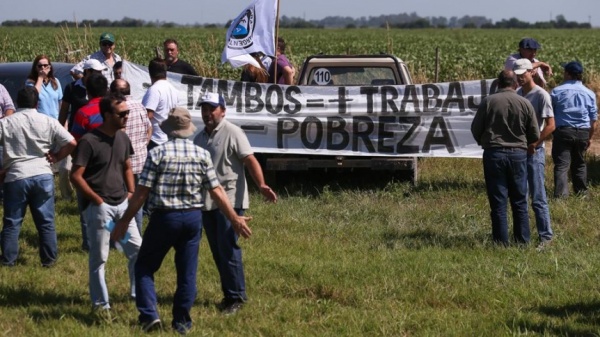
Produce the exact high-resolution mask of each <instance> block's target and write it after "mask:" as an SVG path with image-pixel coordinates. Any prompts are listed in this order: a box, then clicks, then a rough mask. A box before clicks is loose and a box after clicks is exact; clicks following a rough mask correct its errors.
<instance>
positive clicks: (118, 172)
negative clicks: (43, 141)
mask: <svg viewBox="0 0 600 337" xmlns="http://www.w3.org/2000/svg"><path fill="white" fill-rule="evenodd" d="M132 151H133V149H132V148H131V142H130V141H129V137H127V135H126V134H125V132H123V131H121V130H119V131H117V133H116V134H115V136H114V137H110V136H108V135H107V134H105V133H103V132H101V131H100V130H98V129H94V130H92V131H90V132H88V133H86V134H85V135H84V136H83V137H81V140H80V141H79V143H78V144H77V148H76V149H75V151H74V152H73V165H77V166H81V167H85V171H84V172H83V179H85V181H86V182H87V184H88V185H89V186H90V188H91V189H92V190H93V191H94V192H95V193H96V194H98V195H99V196H100V197H101V198H102V200H104V202H106V203H107V204H109V205H113V206H116V205H119V204H121V203H122V202H123V201H125V198H127V186H126V185H125V174H124V172H125V162H126V161H127V159H129V157H130V155H131V153H132Z"/></svg>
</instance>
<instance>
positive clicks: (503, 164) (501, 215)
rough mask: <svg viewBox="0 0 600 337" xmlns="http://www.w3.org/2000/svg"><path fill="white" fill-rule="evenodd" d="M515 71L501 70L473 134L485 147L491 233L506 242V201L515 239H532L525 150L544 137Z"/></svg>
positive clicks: (485, 173)
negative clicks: (495, 87) (522, 92)
mask: <svg viewBox="0 0 600 337" xmlns="http://www.w3.org/2000/svg"><path fill="white" fill-rule="evenodd" d="M515 88H516V80H515V74H514V73H513V71H512V70H504V71H502V72H500V74H499V75H498V91H497V92H496V93H495V94H492V95H489V96H487V97H485V98H484V99H483V100H482V101H481V104H479V108H478V109H477V113H476V114H475V117H474V118H473V123H472V124H471V133H472V134H473V138H475V140H476V141H477V144H479V145H481V147H482V148H483V174H484V177H485V186H486V190H487V195H488V199H489V203H490V208H491V212H490V216H491V219H492V238H493V240H494V242H495V243H499V244H502V245H505V246H506V245H508V244H509V240H508V223H507V202H508V200H510V206H511V209H512V214H513V235H514V238H515V241H516V242H517V243H522V244H526V243H528V242H529V239H530V230H529V214H528V213H527V149H528V147H529V145H530V144H532V143H534V142H536V141H537V140H538V138H539V136H540V130H539V128H538V126H537V120H536V118H535V111H534V110H533V107H532V106H531V103H529V101H528V100H526V99H525V98H523V97H521V96H519V95H517V93H516V92H515Z"/></svg>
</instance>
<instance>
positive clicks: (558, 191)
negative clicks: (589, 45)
mask: <svg viewBox="0 0 600 337" xmlns="http://www.w3.org/2000/svg"><path fill="white" fill-rule="evenodd" d="M564 69H565V71H564V81H563V83H562V84H561V85H559V86H558V87H556V88H554V89H553V90H552V92H551V93H550V97H551V98H552V106H553V107H554V116H555V117H556V130H555V131H554V133H553V134H552V135H553V137H554V138H553V141H552V160H554V197H555V198H563V197H567V196H568V195H569V184H568V178H567V173H568V171H569V166H570V168H571V180H572V182H573V189H574V191H575V193H576V194H580V195H585V194H586V193H587V166H586V163H585V158H584V156H585V151H586V150H587V149H588V147H589V146H590V143H591V142H592V137H593V136H594V129H595V126H596V120H597V119H598V107H597V106H596V95H595V94H594V92H592V91H591V90H589V89H588V88H586V87H585V86H584V85H583V83H582V79H583V66H582V65H581V63H579V62H577V61H572V62H569V63H567V64H565V65H564Z"/></svg>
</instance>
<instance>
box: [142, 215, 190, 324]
mask: <svg viewBox="0 0 600 337" xmlns="http://www.w3.org/2000/svg"><path fill="white" fill-rule="evenodd" d="M201 236H202V212H201V211H200V210H196V209H193V210H154V211H153V212H152V214H151V215H150V222H149V223H148V226H147V227H146V232H144V240H143V241H142V247H140V252H139V254H138V259H137V262H136V264H135V285H136V298H135V303H136V306H137V309H138V311H139V312H140V315H139V321H140V323H142V324H143V323H145V322H151V321H153V320H155V319H157V318H159V316H158V310H157V308H156V305H157V298H156V290H155V288H154V273H155V272H156V271H158V269H159V268H160V265H161V264H162V261H163V259H164V258H165V256H166V255H167V253H168V252H169V249H171V247H173V248H174V249H175V269H176V271H177V289H176V290H175V296H174V298H173V311H172V312H173V322H172V326H173V327H181V326H183V327H185V328H186V329H190V328H191V327H192V318H191V316H190V310H191V308H192V305H193V304H194V300H195V299H196V271H197V269H198V250H199V248H200V238H201Z"/></svg>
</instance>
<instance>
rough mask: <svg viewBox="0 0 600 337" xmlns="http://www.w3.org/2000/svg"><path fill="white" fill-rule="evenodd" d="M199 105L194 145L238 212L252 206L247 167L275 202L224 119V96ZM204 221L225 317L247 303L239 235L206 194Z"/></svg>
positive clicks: (244, 141) (237, 132) (240, 137)
mask: <svg viewBox="0 0 600 337" xmlns="http://www.w3.org/2000/svg"><path fill="white" fill-rule="evenodd" d="M200 105H201V109H202V120H203V121H204V125H205V128H204V130H202V131H201V132H200V133H199V134H198V135H197V136H196V138H195V139H194V143H195V144H196V145H199V146H201V147H203V148H205V149H206V150H208V152H210V155H211V157H212V159H213V163H214V165H215V171H216V173H217V177H218V178H219V181H220V182H221V185H222V186H223V188H224V189H225V192H226V193H227V197H228V198H229V201H230V202H231V204H232V205H233V208H234V209H235V211H236V213H237V214H239V215H244V212H245V210H247V209H248V207H249V196H248V185H247V183H246V175H245V172H244V167H246V168H248V172H249V173H250V176H251V177H252V179H253V180H254V182H255V183H256V185H257V186H258V188H259V190H260V192H261V194H262V195H263V196H264V197H265V198H266V199H267V200H269V201H271V202H276V201H277V195H276V194H275V192H274V191H273V190H272V189H271V188H270V187H269V186H268V185H267V184H265V180H264V177H263V173H262V169H261V167H260V164H259V163H258V161H257V160H256V158H255V157H254V153H253V152H252V148H251V147H250V142H248V138H247V137H246V134H245V133H244V131H242V129H240V128H239V127H238V126H236V125H234V124H232V123H230V122H228V121H227V120H226V119H225V100H224V99H223V96H220V95H219V94H214V93H207V94H205V95H204V96H203V97H202V98H201V101H200ZM202 221H203V224H204V230H205V231H206V237H207V239H208V243H209V245H210V249H211V251H212V255H213V258H214V260H215V264H216V266H217V269H218V271H219V275H220V278H221V288H222V290H223V295H224V298H223V301H222V302H221V304H220V309H221V310H222V311H223V312H224V313H226V314H233V313H235V312H237V311H238V310H239V309H240V308H241V307H242V306H243V304H244V302H246V300H247V296H246V281H245V279H244V266H243V264H242V249H241V247H240V246H238V244H237V240H238V236H237V235H236V234H235V232H234V231H232V230H231V228H232V224H231V223H230V222H229V221H227V219H226V217H225V216H224V214H223V213H221V212H220V211H219V210H218V209H217V204H216V203H215V202H214V201H213V200H212V199H211V198H210V196H208V195H205V203H204V207H203V208H202Z"/></svg>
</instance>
